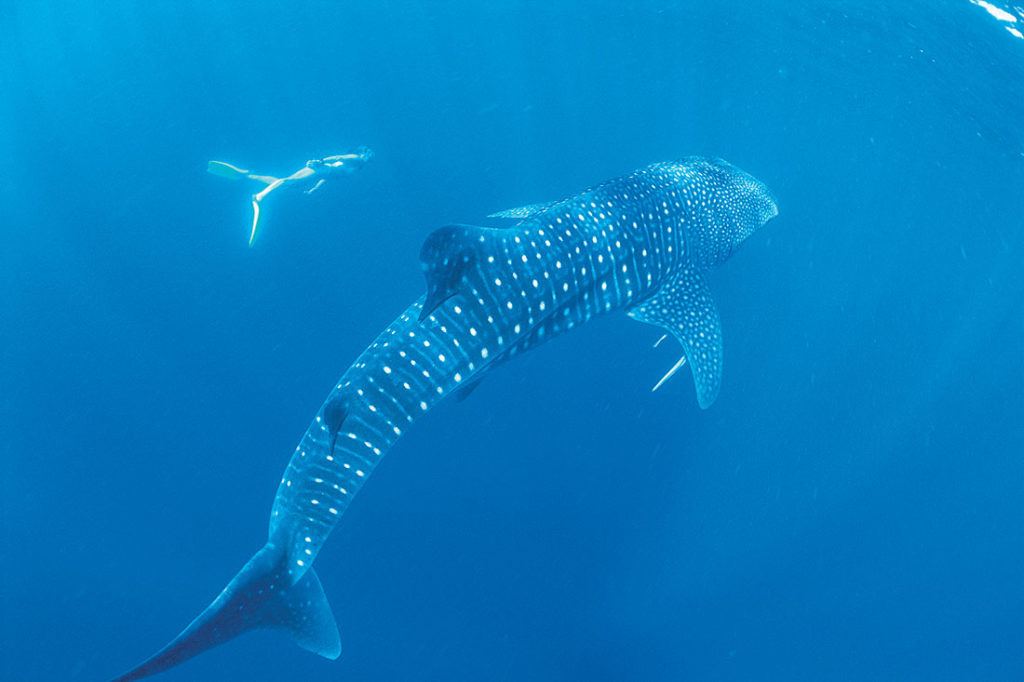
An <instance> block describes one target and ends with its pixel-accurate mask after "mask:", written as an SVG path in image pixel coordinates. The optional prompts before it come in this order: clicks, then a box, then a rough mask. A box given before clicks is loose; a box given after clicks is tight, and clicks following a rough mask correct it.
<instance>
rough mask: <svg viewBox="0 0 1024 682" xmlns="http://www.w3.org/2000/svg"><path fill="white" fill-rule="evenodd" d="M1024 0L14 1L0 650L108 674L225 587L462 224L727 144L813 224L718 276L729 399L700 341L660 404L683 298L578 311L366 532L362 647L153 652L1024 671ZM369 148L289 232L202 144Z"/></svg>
mask: <svg viewBox="0 0 1024 682" xmlns="http://www.w3.org/2000/svg"><path fill="white" fill-rule="evenodd" d="M1000 7H1001V8H1002V10H1003V11H1004V12H1005V16H1003V15H999V13H998V12H990V11H987V10H986V8H985V7H983V6H982V5H979V4H977V3H972V2H970V1H969V0H962V1H955V2H954V1H952V0H948V1H944V2H924V1H923V0H900V1H899V2H895V1H893V2H866V1H849V2H846V1H839V0H835V1H830V2H822V3H794V2H789V1H783V0H772V1H769V2H761V3H738V4H730V5H726V4H722V3H698V2H650V1H646V0H640V1H634V2H629V3H614V2H609V1H606V0H599V1H597V2H584V1H583V0H565V1H555V2H544V3H542V2H511V1H505V0H503V1H499V2H487V3H477V2H443V3H442V2H439V3H416V2H411V1H402V2H395V1H392V2H350V3H340V2H302V3H280V2H266V1H264V0H260V1H257V2H247V3H234V2H185V1H183V2H151V3H150V2H146V3H141V2H126V1H124V0H113V1H105V2H98V1H95V0H80V1H78V2H48V1H45V0H36V1H32V2H29V1H27V0H10V1H9V2H6V3H3V4H2V5H0V31H2V34H3V39H2V40H0V93H2V94H0V176H2V181H0V206H2V213H0V215H2V220H0V236H2V239H0V481H2V483H0V485H2V493H0V566H2V568H0V678H2V679H4V680H12V681H20V680H25V681H35V680H101V679H105V678H109V677H111V676H113V675H115V674H117V673H119V672H122V671H123V670H124V669H126V668H128V667H130V666H131V665H133V664H134V663H136V662H138V661H139V660H141V659H142V658H144V657H145V656H147V655H148V654H150V653H152V652H153V651H154V650H155V649H156V648H158V647H159V646H161V645H163V644H164V643H165V642H166V641H167V640H168V639H169V638H170V637H171V636H173V635H174V634H175V633H177V632H178V630H179V629H180V628H181V627H183V626H184V625H185V624H186V623H187V622H188V621H189V620H190V619H191V618H192V617H193V616H194V615H195V614H197V613H198V612H199V611H200V609H202V608H203V607H204V606H205V605H206V604H207V603H208V601H209V600H210V599H211V598H212V597H213V596H215V595H216V594H217V592H218V591H219V590H220V589H221V587H222V586H223V585H224V584H225V583H226V582H227V580H228V579H229V578H230V577H231V576H232V575H233V574H234V573H235V571H236V570H237V569H238V568H239V567H240V566H241V565H242V563H243V562H244V561H246V560H247V559H248V557H249V556H250V555H251V554H252V552H253V551H255V550H256V549H257V548H258V547H259V546H261V544H262V543H263V541H264V539H265V532H266V523H267V514H268V512H269V508H270V503H271V500H272V496H273V494H274V490H275V488H276V485H277V481H278V480H279V476H280V473H281V471H282V470H283V468H284V466H285V464H286V462H287V459H288V457H289V455H290V453H291V451H292V449H293V447H294V445H295V443H296V442H297V440H298V438H299V436H300V435H301V433H302V431H303V430H304V429H305V427H306V425H307V424H308V423H309V420H310V418H311V416H312V414H313V413H314V411H315V410H316V408H317V407H318V405H319V404H320V402H321V400H322V399H323V398H324V396H325V395H326V393H327V391H328V390H329V389H330V388H331V386H333V384H334V382H335V380H336V378H337V377H338V376H340V375H341V373H342V372H343V371H344V369H345V368H346V367H347V366H348V364H349V362H350V361H351V360H352V359H353V358H354V357H355V356H356V355H357V354H358V353H359V352H360V351H361V350H362V349H363V348H364V347H365V345H366V344H367V343H368V342H369V341H370V340H371V339H372V338H373V337H374V336H375V334H376V333H377V332H378V331H379V330H380V329H381V328H382V327H383V326H384V325H386V324H387V323H388V322H389V321H390V320H391V319H392V318H393V317H394V316H395V315H396V314H397V313H398V312H399V311H400V310H401V309H403V308H404V306H405V305H406V304H407V303H408V302H409V301H411V300H412V299H414V298H416V297H417V296H418V295H419V294H420V293H421V291H422V289H423V283H422V275H421V272H420V268H419V264H418V262H417V254H418V251H419V245H420V243H421V241H422V240H423V238H424V237H425V236H426V235H427V234H428V233H429V232H430V231H431V230H433V229H435V228H437V227H440V226H442V225H445V224H447V223H451V222H466V223H474V222H482V221H485V218H484V217H483V216H486V215H487V214H488V213H491V212H493V211H496V210H500V209H504V208H509V207H513V206H518V205H522V204H527V203H533V202H539V201H548V200H553V199H557V198H560V197H562V196H564V195H566V194H569V193H573V192H576V191H579V190H582V189H584V188H586V187H587V186H589V185H592V184H595V183H597V182H600V181H602V180H605V179H607V178H610V177H614V176H617V175H621V174H623V173H626V172H628V171H630V170H632V169H634V168H637V167H640V166H642V165H645V164H647V163H650V162H653V161H659V160H668V159H673V158H678V157H682V156H686V155H690V154H704V155H715V156H721V157H723V158H726V159H728V160H729V161H731V162H732V163H734V164H736V165H738V166H740V167H741V168H743V169H745V170H748V171H750V172H751V173H753V174H754V175H756V176H757V177H759V178H761V179H762V180H764V181H765V182H766V183H767V184H768V185H769V186H770V187H771V188H772V190H773V191H774V192H775V194H776V195H777V197H778V203H779V207H780V211H781V213H780V216H779V217H778V218H777V219H776V220H775V221H773V222H772V223H771V224H770V225H769V226H768V227H767V228H766V229H764V230H763V231H761V232H759V233H757V234H755V235H754V236H753V237H752V238H751V239H750V240H749V242H748V243H747V244H746V245H745V246H744V248H743V249H742V250H741V251H740V252H739V253H737V254H736V255H735V256H734V257H733V259H732V260H731V261H730V262H729V263H727V264H726V265H725V266H724V267H723V268H721V269H720V270H719V271H717V272H715V273H714V274H713V275H712V276H711V277H710V285H711V288H712V290H713V292H714V294H715V297H716V300H717V302H718V306H719V309H720V311H721V315H722V322H723V329H724V334H725V339H726V340H725V342H726V350H725V352H726V356H725V360H726V365H725V377H724V386H723V388H722V392H721V395H720V397H719V399H718V402H717V403H716V404H715V405H714V406H713V407H712V409H710V410H708V411H701V410H699V409H698V407H697V405H696V400H695V396H694V391H693V386H692V382H691V381H690V378H689V374H688V372H686V371H685V370H684V371H683V372H681V373H680V374H679V375H678V376H677V377H676V378H674V379H673V380H672V381H671V382H669V383H668V384H667V385H666V386H665V387H663V388H662V389H661V390H659V391H658V393H655V394H652V393H651V391H650V387H651V386H652V385H653V384H654V382H655V381H657V379H658V378H659V377H660V376H661V375H662V374H663V372H664V371H665V370H666V369H667V368H668V367H670V366H671V364H672V363H673V362H674V361H675V360H676V349H675V348H674V347H673V346H672V344H662V345H661V346H660V347H659V348H657V349H653V350H652V348H651V344H652V343H653V342H654V341H655V340H656V339H657V337H658V336H659V333H658V332H657V330H655V329H654V328H650V327H646V326H643V325H639V324H637V323H635V322H633V321H631V320H628V319H627V318H626V317H625V316H624V315H621V314H619V315H614V316H611V317H609V318H606V319H600V320H597V321H595V322H593V323H591V324H589V325H586V326H585V327H583V328H581V329H579V330H576V331H574V332H572V333H570V334H569V335H566V336H564V337H561V338H558V339H557V340H553V341H552V342H551V343H548V344H546V345H544V346H542V347H540V348H538V349H536V350H535V351H533V352H531V353H529V354H527V355H526V356H524V357H522V358H518V359H516V360H515V361H514V362H512V363H510V364H508V365H506V366H503V367H502V368H501V369H499V370H497V371H495V372H494V374H493V375H492V376H490V377H489V378H488V379H487V380H486V381H485V382H484V383H483V384H482V386H481V387H480V388H479V389H478V390H477V391H476V392H475V393H474V394H473V395H472V397H471V398H469V399H468V400H466V401H465V402H463V403H455V402H451V403H447V402H446V403H444V404H442V405H441V406H440V407H439V408H438V409H437V410H436V411H435V413H433V414H431V415H429V416H428V417H427V418H425V419H424V420H423V421H422V422H421V423H420V424H418V425H417V427H416V428H415V429H413V430H411V431H410V433H409V434H408V435H407V436H406V437H404V438H403V439H402V440H401V441H400V442H399V443H398V445H397V446H396V447H395V448H394V450H393V451H392V452H391V454H390V455H389V456H388V457H387V458H386V459H385V461H384V462H383V463H382V464H381V466H380V467H379V468H378V470H377V472H376V473H375V475H374V477H373V480H372V481H371V482H370V484H369V485H368V486H367V487H366V489H365V491H364V492H363V494H362V495H361V496H360V497H359V499H358V500H357V501H356V502H355V503H354V504H353V506H352V507H351V509H350V510H349V512H348V513H347V514H346V515H345V517H344V518H343V519H342V520H341V522H340V523H339V526H338V528H337V530H336V531H335V533H334V535H333V536H332V539H331V541H330V542H329V543H328V545H327V546H326V548H325V549H324V551H323V552H322V554H321V555H320V558H319V560H318V562H317V569H318V573H319V575H320V576H321V579H322V581H323V583H324V587H325V590H326V592H327V595H328V597H329V599H330V600H331V604H332V606H333V608H334V611H335V613H336V615H337V619H338V623H339V627H340V629H341V633H342V642H343V646H344V651H343V654H342V657H341V658H340V659H339V660H338V661H337V662H330V661H325V660H322V659H319V658H317V657H315V656H313V655H310V654H308V653H306V652H303V651H301V650H300V649H298V648H297V647H295V646H293V645H292V644H290V643H289V642H288V641H287V640H286V638H284V637H281V636H280V635H279V634H276V633H272V632H261V633H255V634H250V635H247V636H245V637H243V638H241V639H238V640H236V641H234V642H232V643H230V644H228V645H225V646H223V647H220V648H218V649H216V650H213V651H211V652H209V653H207V654H205V655H203V656H202V657H200V658H197V659H195V660H193V661H191V662H189V663H187V664H186V665H184V666H182V667H180V668H178V669H175V670H174V671H171V672H169V673H167V674H166V675H164V676H163V677H161V678H160V679H166V680H167V682H172V681H173V680H182V681H184V680H189V681H197V682H204V681H207V680H209V681H212V680H224V679H238V680H242V679H244V680H251V681H254V682H255V681H258V680H351V681H354V680H385V681H389V680H446V681H453V680H474V681H476V680H490V681H495V682H498V681H505V680H588V681H589V680H666V681H678V680H809V681H810V680H869V679H870V680H968V679H972V680H974V679H976V680H1020V679H1024V620H1022V615H1024V457H1022V455H1024V255H1022V254H1024V249H1022V247H1024V238H1022V234H1024V219H1022V216H1024V123H1022V122H1024V39H1021V38H1020V37H1019V36H1018V35H1014V34H1013V33H1012V32H1011V31H1010V30H1009V29H1014V30H1018V31H1024V12H1022V10H1021V9H1020V8H1014V7H1012V6H1010V5H1001V6H1000ZM1000 17H1001V18H1000ZM1007 17H1010V18H1015V19H1016V21H1009V19H1008V18H1007ZM357 144H366V145H369V146H370V147H372V148H373V149H374V150H375V151H376V152H377V156H376V158H375V159H374V161H373V162H372V163H371V164H370V165H368V166H367V167H366V168H365V169H364V170H363V171H361V172H360V173H359V174H357V175H354V176H352V177H349V178H341V179H339V180H338V181H335V182H332V183H330V184H329V185H328V186H325V187H324V188H322V189H321V190H320V191H319V192H318V193H317V194H316V195H313V196H311V197H305V196H303V195H301V194H300V193H295V194H291V195H288V194H281V195H280V196H277V197H274V198H273V200H272V201H268V204H267V207H266V208H265V210H266V211H267V221H266V225H265V227H264V229H263V231H262V233H261V234H260V236H259V238H258V240H257V243H256V245H255V247H254V248H252V249H250V248H248V247H247V246H246V238H247V236H248V221H249V203H248V195H249V193H250V192H251V191H252V189H251V188H250V187H244V186H243V185H242V184H232V183H229V182H226V181H223V180H221V179H219V178H215V177H213V176H210V175H208V174H207V173H206V172H205V164H206V162H207V160H209V159H221V160H225V161H231V162H233V163H237V164H239V165H242V166H247V167H250V168H252V169H254V170H257V171H259V172H266V173H271V174H277V175H283V174H287V173H290V172H292V171H294V170H295V169H297V168H298V167H300V166H301V165H302V164H303V163H304V162H305V160H306V159H309V158H318V157H321V156H325V155H328V154H333V153H338V152H339V151H344V150H345V149H346V148H348V147H350V146H354V145H357Z"/></svg>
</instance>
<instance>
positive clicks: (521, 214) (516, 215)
mask: <svg viewBox="0 0 1024 682" xmlns="http://www.w3.org/2000/svg"><path fill="white" fill-rule="evenodd" d="M558 203H559V202H557V201H546V202H544V203H542V204H529V205H527V206H519V207H518V208H507V209H505V210H504V211H498V212H497V213H492V214H490V215H489V216H487V217H488V218H508V219H510V220H525V219H526V218H532V217H534V216H538V215H540V214H541V213H544V212H545V211H547V210H548V209H550V208H551V207H552V206H555V205H557V204H558Z"/></svg>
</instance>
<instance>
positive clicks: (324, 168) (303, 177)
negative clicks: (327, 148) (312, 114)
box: [206, 147, 373, 246]
mask: <svg viewBox="0 0 1024 682" xmlns="http://www.w3.org/2000/svg"><path fill="white" fill-rule="evenodd" d="M372 158H373V150H371V149H370V148H368V147H356V148H355V150H353V151H351V152H348V153H347V154H337V155H335V156H327V157H325V158H322V159H314V160H312V161H307V162H306V165H305V166H303V167H302V168H300V169H299V170H297V171H295V172H294V173H292V174H291V175H289V176H288V177H286V178H275V177H273V176H270V175H256V174H255V173H250V172H249V171H247V170H242V169H241V168H238V167H237V166H232V165H231V164H230V163H224V162H223V161H210V162H209V163H208V164H207V166H206V170H207V171H208V172H210V173H213V174H214V175H219V176H221V177H222V178H229V179H231V180H238V179H239V178H247V179H249V180H256V181H257V182H262V183H263V184H265V185H266V187H264V188H263V189H262V190H261V191H260V192H259V193H257V194H253V195H252V231H251V233H250V234H249V246H252V243H253V240H255V239H256V231H257V230H259V227H260V202H262V201H263V200H264V199H265V198H266V197H267V195H268V194H270V193H271V192H273V191H274V190H275V189H278V188H279V187H287V186H291V185H296V184H300V183H301V184H303V185H307V186H309V187H308V189H306V190H305V193H306V194H312V193H313V192H315V191H316V190H318V189H320V186H321V185H323V184H324V181H325V180H326V179H327V177H328V176H330V175H337V174H341V173H346V174H349V173H355V172H356V171H357V170H359V169H360V168H362V167H363V166H364V165H365V164H366V162H367V161H369V160H370V159H372Z"/></svg>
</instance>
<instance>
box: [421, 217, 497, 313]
mask: <svg viewBox="0 0 1024 682" xmlns="http://www.w3.org/2000/svg"><path fill="white" fill-rule="evenodd" d="M501 232H502V230H498V229H494V228H490V227H477V226H476V225H448V226H447V227H442V228H440V229H438V230H435V231H433V232H431V233H430V235H429V236H428V237H427V238H426V240H425V241H424V242H423V247H422V248H421V249H420V264H421V265H422V266H423V274H424V275H425V276H426V279H427V296H426V298H425V299H424V301H423V308H422V309H421V310H420V317H419V321H420V322H422V321H423V320H425V319H427V317H429V316H430V314H431V313H433V312H434V311H435V310H437V308H438V306H440V305H441V304H442V303H444V302H445V301H447V300H448V299H449V298H451V297H452V296H454V295H456V294H457V293H459V292H460V291H462V289H463V287H464V285H465V283H466V279H467V278H468V277H471V276H472V275H473V274H474V273H478V272H479V270H480V266H481V258H482V257H483V254H484V253H485V252H488V251H493V248H492V247H493V242H494V240H495V238H496V235H498V234H500V233H501ZM492 259H493V256H492Z"/></svg>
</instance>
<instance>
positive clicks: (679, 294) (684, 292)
mask: <svg viewBox="0 0 1024 682" xmlns="http://www.w3.org/2000/svg"><path fill="white" fill-rule="evenodd" d="M629 316H630V317H632V318H633V319H634V320H639V321H640V322H646V323H648V324H656V325H658V326H659V327H662V328H663V329H664V330H665V331H667V332H668V333H669V334H671V335H672V336H674V337H675V338H676V339H677V340H678V341H679V343H680V344H681V345H682V346H683V352H684V353H685V355H684V356H683V360H680V361H679V362H677V363H676V365H675V366H674V367H673V368H672V369H671V370H670V371H669V373H668V374H666V375H665V376H664V377H663V378H662V380H661V381H659V382H658V384H657V385H656V386H655V387H654V389H655V390H657V389H658V387H659V386H661V385H662V384H663V383H664V382H665V381H666V380H667V379H668V378H669V377H671V376H672V375H673V374H674V373H675V372H676V370H678V369H679V368H680V367H682V366H683V364H685V363H687V362H688V363H689V365H690V371H691V372H692V373H693V383H694V385H695V386H696V389H697V403H698V404H699V405H700V406H701V408H704V409H707V408H708V407H710V406H711V403H713V402H714V401H715V398H717V397H718V390H719V388H721V385H722V328H721V323H720V322H719V319H718V310H717V309H716V308H715V302H714V300H713V299H712V298H711V292H710V291H708V288H707V285H706V284H705V283H704V278H703V277H701V276H700V274H699V273H698V272H696V271H695V270H683V271H682V272H680V273H679V274H678V275H676V277H675V278H674V279H673V280H672V281H670V282H668V283H667V284H666V285H665V286H663V287H662V288H661V289H660V290H659V291H658V293H656V294H655V295H654V296H653V297H651V298H650V299H648V300H646V301H644V302H643V303H641V304H640V305H638V306H636V307H635V308H633V309H632V310H630V311H629Z"/></svg>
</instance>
